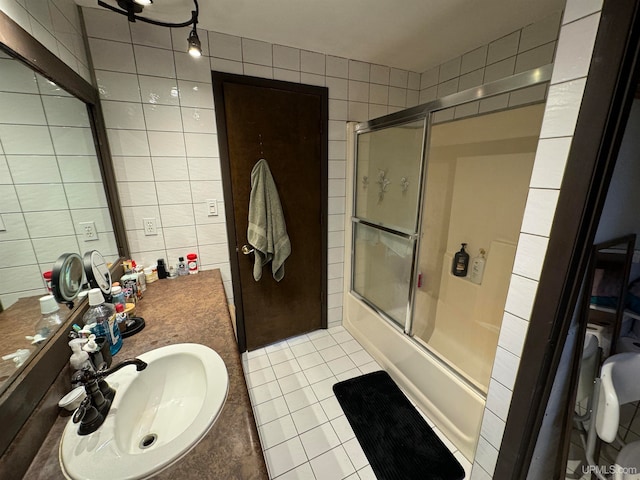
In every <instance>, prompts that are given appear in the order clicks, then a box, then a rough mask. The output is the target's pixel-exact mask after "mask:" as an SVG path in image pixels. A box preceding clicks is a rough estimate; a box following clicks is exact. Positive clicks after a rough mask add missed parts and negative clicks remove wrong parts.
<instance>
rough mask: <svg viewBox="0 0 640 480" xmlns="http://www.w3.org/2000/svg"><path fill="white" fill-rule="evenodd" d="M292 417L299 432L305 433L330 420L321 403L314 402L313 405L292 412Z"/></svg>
mask: <svg viewBox="0 0 640 480" xmlns="http://www.w3.org/2000/svg"><path fill="white" fill-rule="evenodd" d="M291 418H293V423H295V425H296V430H298V433H304V432H306V431H308V430H311V429H312V428H315V427H318V426H320V425H322V424H323V423H326V422H327V421H328V420H329V419H328V418H327V415H326V414H325V413H324V410H323V409H322V406H321V405H320V404H319V403H314V404H313V405H309V406H308V407H305V408H302V409H300V410H297V411H295V412H292V413H291Z"/></svg>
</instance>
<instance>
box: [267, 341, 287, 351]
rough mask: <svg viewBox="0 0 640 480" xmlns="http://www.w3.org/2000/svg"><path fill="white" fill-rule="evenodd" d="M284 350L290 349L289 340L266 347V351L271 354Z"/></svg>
mask: <svg viewBox="0 0 640 480" xmlns="http://www.w3.org/2000/svg"><path fill="white" fill-rule="evenodd" d="M283 348H289V344H288V343H287V340H282V341H281V342H277V343H272V344H271V345H267V346H266V347H264V351H265V352H267V354H269V353H273V352H277V351H278V350H282V349H283Z"/></svg>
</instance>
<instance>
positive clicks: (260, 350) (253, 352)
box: [243, 348, 267, 358]
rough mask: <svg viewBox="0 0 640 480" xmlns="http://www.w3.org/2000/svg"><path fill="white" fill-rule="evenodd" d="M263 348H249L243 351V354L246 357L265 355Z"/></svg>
mask: <svg viewBox="0 0 640 480" xmlns="http://www.w3.org/2000/svg"><path fill="white" fill-rule="evenodd" d="M266 354H267V352H265V350H264V348H258V349H257V350H251V351H250V352H245V353H244V354H243V355H246V356H247V358H254V357H260V356H262V355H266Z"/></svg>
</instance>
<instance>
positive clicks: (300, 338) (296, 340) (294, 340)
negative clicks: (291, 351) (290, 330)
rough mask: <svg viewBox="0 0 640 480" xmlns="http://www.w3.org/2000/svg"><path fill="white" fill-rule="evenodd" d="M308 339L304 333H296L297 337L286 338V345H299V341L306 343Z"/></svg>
mask: <svg viewBox="0 0 640 480" xmlns="http://www.w3.org/2000/svg"><path fill="white" fill-rule="evenodd" d="M308 341H309V337H308V336H307V335H306V334H304V333H303V334H302V335H298V336H297V337H292V338H288V339H287V345H289V346H290V347H293V346H294V345H299V344H301V343H306V342H308Z"/></svg>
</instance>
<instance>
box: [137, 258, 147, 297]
mask: <svg viewBox="0 0 640 480" xmlns="http://www.w3.org/2000/svg"><path fill="white" fill-rule="evenodd" d="M135 273H136V275H138V285H139V287H140V288H138V298H142V295H143V293H144V292H146V291H147V278H146V277H145V276H144V268H142V265H140V266H136V269H135Z"/></svg>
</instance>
